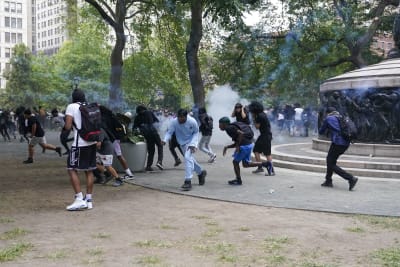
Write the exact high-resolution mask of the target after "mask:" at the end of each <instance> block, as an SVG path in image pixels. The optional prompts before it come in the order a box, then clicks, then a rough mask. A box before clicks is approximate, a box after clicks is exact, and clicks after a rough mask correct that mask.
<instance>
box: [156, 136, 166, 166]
mask: <svg viewBox="0 0 400 267" xmlns="http://www.w3.org/2000/svg"><path fill="white" fill-rule="evenodd" d="M154 140H155V144H156V146H157V165H156V166H157V168H159V169H160V170H163V169H164V166H163V165H162V162H163V159H164V146H163V145H162V144H161V138H160V135H159V134H158V132H155V133H154Z"/></svg>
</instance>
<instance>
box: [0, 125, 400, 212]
mask: <svg viewBox="0 0 400 267" xmlns="http://www.w3.org/2000/svg"><path fill="white" fill-rule="evenodd" d="M58 135H59V133H58V132H54V131H48V132H47V133H46V138H47V140H48V142H49V143H52V144H57V143H58ZM287 140H290V141H292V142H305V141H307V140H309V141H310V142H311V138H309V139H304V138H289V139H286V140H285V139H282V138H275V139H274V144H282V143H286V142H287ZM212 147H213V149H214V151H215V152H216V153H217V160H216V162H215V163H213V164H209V163H207V159H208V157H207V156H206V155H205V154H204V153H202V152H200V151H198V152H196V157H197V159H198V161H199V163H200V164H201V165H202V166H203V167H204V169H205V170H207V172H208V175H207V177H206V183H205V185H203V186H199V185H198V179H197V175H195V176H194V179H193V183H192V184H193V189H192V190H191V191H189V192H183V191H181V190H180V186H181V185H182V183H183V176H184V169H183V164H182V165H180V166H178V167H176V168H174V167H173V160H172V157H171V155H170V152H169V150H168V148H167V147H165V149H164V155H165V156H164V158H165V160H164V166H165V170H164V171H157V172H152V173H148V172H147V173H146V172H138V173H136V176H135V179H134V180H133V183H135V184H137V185H140V186H144V187H148V188H152V189H156V190H162V191H166V192H171V193H178V194H184V195H190V196H196V197H202V198H208V199H217V200H223V201H232V202H239V203H248V204H254V205H262V206H267V207H282V208H293V209H304V210H315V211H328V212H338V213H356V214H371V215H385V216H400V204H399V203H400V193H399V191H400V179H383V178H379V179H371V178H365V177H359V182H358V184H357V185H356V187H355V190H354V191H352V192H350V191H348V183H347V182H346V181H345V180H343V179H341V178H340V177H338V176H334V177H333V183H334V187H333V188H323V187H321V186H320V184H321V183H322V182H323V180H324V174H322V173H313V172H304V171H296V170H289V169H283V168H275V171H276V176H264V174H262V173H260V174H252V173H251V171H252V170H254V169H253V168H250V169H243V168H242V169H241V170H242V179H243V185H242V186H231V185H228V184H227V181H228V180H231V179H233V177H234V174H233V168H232V158H231V153H232V152H233V150H232V149H230V150H228V153H227V155H226V156H225V157H223V156H222V145H219V146H217V145H213V146H212ZM36 150H37V153H39V152H38V151H39V148H36ZM1 153H2V154H3V153H4V154H3V155H11V154H13V153H17V154H19V155H20V156H21V158H23V157H25V156H26V143H22V144H21V143H19V142H18V141H16V142H15V141H14V142H13V143H4V144H2V145H1ZM10 153H11V154H10ZM125 186H129V185H128V184H126V185H125ZM187 201H190V199H188V200H187Z"/></svg>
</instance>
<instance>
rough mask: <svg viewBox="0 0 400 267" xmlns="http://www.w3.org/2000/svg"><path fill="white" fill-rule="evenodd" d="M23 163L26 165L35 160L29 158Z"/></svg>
mask: <svg viewBox="0 0 400 267" xmlns="http://www.w3.org/2000/svg"><path fill="white" fill-rule="evenodd" d="M22 163H24V164H29V163H33V159H32V158H28V159H27V160H24V161H23V162H22Z"/></svg>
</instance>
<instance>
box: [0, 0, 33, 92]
mask: <svg viewBox="0 0 400 267" xmlns="http://www.w3.org/2000/svg"><path fill="white" fill-rule="evenodd" d="M32 1H34V0H1V1H0V74H1V75H0V91H1V90H2V89H4V88H5V86H6V81H5V79H4V77H3V73H4V71H6V70H8V69H9V68H10V58H11V56H12V49H13V47H14V46H15V45H16V44H20V43H24V44H25V45H27V46H28V47H31V46H32V34H31V33H32Z"/></svg>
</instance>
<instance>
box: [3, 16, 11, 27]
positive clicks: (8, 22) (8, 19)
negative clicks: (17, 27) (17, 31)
mask: <svg viewBox="0 0 400 267" xmlns="http://www.w3.org/2000/svg"><path fill="white" fill-rule="evenodd" d="M4 27H7V28H9V27H10V17H5V18H4Z"/></svg>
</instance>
